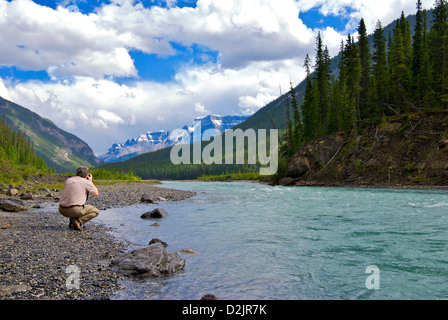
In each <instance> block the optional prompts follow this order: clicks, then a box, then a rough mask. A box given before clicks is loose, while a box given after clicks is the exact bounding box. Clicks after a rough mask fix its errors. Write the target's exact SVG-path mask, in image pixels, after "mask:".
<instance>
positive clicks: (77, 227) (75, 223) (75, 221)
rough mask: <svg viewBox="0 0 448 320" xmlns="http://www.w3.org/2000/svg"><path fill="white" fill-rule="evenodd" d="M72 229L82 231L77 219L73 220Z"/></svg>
mask: <svg viewBox="0 0 448 320" xmlns="http://www.w3.org/2000/svg"><path fill="white" fill-rule="evenodd" d="M73 227H74V229H75V230H78V231H82V224H81V221H79V219H78V218H73Z"/></svg>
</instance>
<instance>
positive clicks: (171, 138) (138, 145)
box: [98, 115, 249, 163]
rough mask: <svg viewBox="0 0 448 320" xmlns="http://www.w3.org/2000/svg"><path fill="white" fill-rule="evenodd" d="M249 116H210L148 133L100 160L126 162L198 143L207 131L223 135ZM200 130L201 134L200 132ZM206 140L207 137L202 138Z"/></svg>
mask: <svg viewBox="0 0 448 320" xmlns="http://www.w3.org/2000/svg"><path fill="white" fill-rule="evenodd" d="M248 118H249V116H230V115H228V116H220V115H208V116H205V117H199V118H196V119H194V121H193V125H192V126H190V127H189V126H187V125H185V126H183V127H182V128H177V129H175V130H173V131H171V132H170V131H164V130H159V131H154V132H151V131H148V132H146V133H143V134H141V135H140V136H139V137H138V138H133V139H128V140H127V141H126V142H123V143H115V144H113V145H112V147H111V148H109V149H108V150H107V151H106V153H104V154H102V155H100V156H98V159H99V160H101V161H104V162H107V163H111V162H120V161H125V160H128V159H130V158H133V157H135V156H137V155H140V154H142V153H147V152H153V151H157V150H161V149H165V148H169V147H172V146H174V145H176V144H190V143H192V142H193V141H197V140H199V139H200V138H201V136H202V135H203V134H204V133H205V132H206V131H207V130H213V131H210V132H214V133H216V134H217V133H221V132H224V131H225V130H227V129H230V128H232V127H234V126H236V125H238V124H240V123H242V122H244V121H246V120H247V119H248ZM199 129H200V132H199ZM202 138H205V137H202Z"/></svg>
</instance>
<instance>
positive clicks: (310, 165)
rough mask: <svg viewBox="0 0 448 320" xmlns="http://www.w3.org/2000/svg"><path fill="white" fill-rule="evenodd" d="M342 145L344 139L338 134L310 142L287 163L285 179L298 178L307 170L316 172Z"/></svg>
mask: <svg viewBox="0 0 448 320" xmlns="http://www.w3.org/2000/svg"><path fill="white" fill-rule="evenodd" d="M343 144H344V137H343V136H342V135H339V134H334V135H332V136H328V137H326V138H323V139H318V140H314V141H312V142H310V143H309V144H307V145H305V146H304V147H302V148H301V149H299V150H298V151H297V153H296V154H295V156H294V157H293V158H292V159H291V160H290V161H289V163H288V166H287V168H286V172H285V177H289V178H299V177H301V176H303V175H304V174H305V173H307V172H308V171H309V170H313V171H318V170H319V169H320V168H321V167H322V166H324V165H325V164H327V163H328V162H329V161H330V160H331V159H332V158H333V157H334V156H335V155H336V153H337V152H338V151H339V150H340V149H341V148H342V146H343Z"/></svg>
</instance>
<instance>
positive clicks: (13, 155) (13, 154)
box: [0, 117, 47, 171]
mask: <svg viewBox="0 0 448 320" xmlns="http://www.w3.org/2000/svg"><path fill="white" fill-rule="evenodd" d="M0 153H3V154H4V155H6V157H7V158H8V159H9V160H10V163H11V164H13V165H29V166H32V167H35V168H36V169H39V170H42V171H46V170H47V165H46V163H45V161H44V160H42V158H40V157H39V156H37V155H36V154H35V153H34V149H33V146H32V144H31V143H30V141H28V139H27V138H26V136H25V134H24V133H22V132H20V131H18V130H17V131H16V130H14V129H13V127H12V126H9V125H8V124H7V123H6V120H5V118H4V117H3V118H2V119H1V120H0Z"/></svg>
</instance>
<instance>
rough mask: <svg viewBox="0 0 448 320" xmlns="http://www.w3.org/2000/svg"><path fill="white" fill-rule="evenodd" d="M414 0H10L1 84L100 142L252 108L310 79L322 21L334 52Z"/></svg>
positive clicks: (2, 16) (5, 6)
mask: <svg viewBox="0 0 448 320" xmlns="http://www.w3.org/2000/svg"><path fill="white" fill-rule="evenodd" d="M415 2H416V1H414V0H387V1H386V0H377V1H375V2H372V1H368V0H356V1H354V0H331V1H324V0H189V1H177V0H169V1H161V0H142V1H135V0H109V1H100V0H74V1H71V0H60V1H45V0H35V1H32V0H13V1H5V0H0V30H2V32H1V33H0V43H2V50H0V96H2V97H4V98H6V99H9V100H12V101H14V102H16V103H19V104H21V105H23V106H24V107H27V108H29V109H31V110H32V111H35V112H37V113H38V114H40V115H41V116H43V117H46V118H48V119H50V120H52V121H53V122H54V123H56V124H57V125H58V126H59V127H61V128H62V129H64V130H67V131H69V132H71V133H74V134H75V135H77V136H79V137H80V138H81V139H83V140H84V141H86V142H87V143H88V144H89V145H90V146H91V147H92V149H93V150H94V152H95V153H96V154H101V153H103V152H105V151H106V150H107V149H108V148H109V147H110V146H111V145H112V144H113V143H115V142H122V141H125V140H127V139H129V138H133V137H137V136H139V135H140V134H141V133H144V132H147V131H158V130H161V129H164V130H172V129H175V128H177V127H182V126H183V125H185V124H187V125H189V124H191V123H192V121H193V119H194V118H195V117H198V116H205V115H207V114H210V113H214V114H222V115H227V114H240V115H241V114H253V113H254V112H256V111H257V110H258V109H259V108H261V107H263V106H264V105H266V104H267V103H269V102H271V101H272V100H274V99H275V98H276V97H277V96H278V95H279V87H280V88H282V90H283V91H285V90H287V89H288V87H289V84H290V82H293V83H294V84H298V83H299V82H300V81H302V80H303V78H304V76H305V71H304V70H303V60H304V57H305V55H306V54H307V53H309V54H310V55H311V56H313V54H314V49H315V37H316V35H317V33H318V32H321V34H322V36H323V40H324V43H325V44H326V45H327V46H328V48H329V50H330V54H331V55H335V54H337V52H338V50H339V46H340V42H341V40H343V39H344V40H345V39H346V35H347V33H348V32H350V33H351V34H355V35H356V33H355V31H356V28H357V25H358V23H359V19H360V18H361V17H363V18H364V19H365V21H366V25H367V28H368V31H369V32H372V31H373V29H374V27H375V24H376V22H377V21H378V20H380V21H381V22H382V24H383V25H387V24H388V23H390V22H392V21H393V20H394V19H396V18H397V17H399V15H400V13H401V11H404V12H405V14H413V13H415ZM433 2H434V1H433V0H425V1H423V6H424V7H425V8H429V7H431V6H432V5H433Z"/></svg>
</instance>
